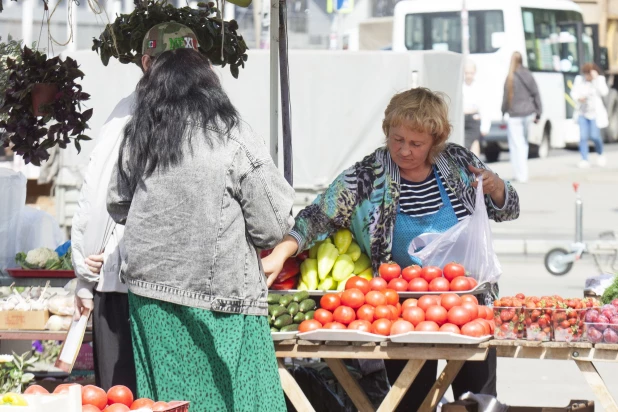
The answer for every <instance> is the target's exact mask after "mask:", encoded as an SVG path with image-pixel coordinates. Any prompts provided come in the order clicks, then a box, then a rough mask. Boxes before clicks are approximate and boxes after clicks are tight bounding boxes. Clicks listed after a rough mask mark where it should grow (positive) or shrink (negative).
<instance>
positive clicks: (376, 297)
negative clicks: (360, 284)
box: [365, 290, 387, 307]
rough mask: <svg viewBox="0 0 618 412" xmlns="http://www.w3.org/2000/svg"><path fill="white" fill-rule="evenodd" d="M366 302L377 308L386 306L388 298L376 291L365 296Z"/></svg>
mask: <svg viewBox="0 0 618 412" xmlns="http://www.w3.org/2000/svg"><path fill="white" fill-rule="evenodd" d="M365 302H366V303H367V304H368V305H371V306H373V307H377V306H380V305H386V303H387V302H386V296H385V295H384V293H382V292H378V291H376V290H372V291H371V292H369V293H367V294H366V295H365Z"/></svg>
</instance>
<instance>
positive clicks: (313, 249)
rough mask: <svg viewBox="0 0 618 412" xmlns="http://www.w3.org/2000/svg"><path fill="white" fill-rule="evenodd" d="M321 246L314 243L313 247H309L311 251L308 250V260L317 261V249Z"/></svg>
mask: <svg viewBox="0 0 618 412" xmlns="http://www.w3.org/2000/svg"><path fill="white" fill-rule="evenodd" d="M321 244H322V242H316V243H315V245H313V246H311V249H309V258H310V259H317V258H318V249H319V248H320V245H321Z"/></svg>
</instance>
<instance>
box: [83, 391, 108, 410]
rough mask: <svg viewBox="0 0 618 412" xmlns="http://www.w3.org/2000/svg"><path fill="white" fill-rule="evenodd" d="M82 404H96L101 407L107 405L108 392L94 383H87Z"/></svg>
mask: <svg viewBox="0 0 618 412" xmlns="http://www.w3.org/2000/svg"><path fill="white" fill-rule="evenodd" d="M82 405H94V406H96V407H97V408H99V409H103V408H105V407H106V406H107V394H106V393H105V391H104V390H103V389H101V388H99V387H97V386H94V385H86V386H84V387H83V388H82Z"/></svg>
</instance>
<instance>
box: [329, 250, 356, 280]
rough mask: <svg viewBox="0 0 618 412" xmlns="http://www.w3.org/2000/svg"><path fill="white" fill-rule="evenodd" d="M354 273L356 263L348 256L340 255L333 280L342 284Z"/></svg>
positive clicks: (334, 267)
mask: <svg viewBox="0 0 618 412" xmlns="http://www.w3.org/2000/svg"><path fill="white" fill-rule="evenodd" d="M353 273H354V262H353V261H352V258H351V257H350V256H348V255H340V256H339V257H338V258H337V260H336V261H335V265H334V266H333V279H334V280H335V281H336V282H341V281H343V280H345V279H347V278H349V277H350V275H351V274H353Z"/></svg>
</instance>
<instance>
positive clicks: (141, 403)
mask: <svg viewBox="0 0 618 412" xmlns="http://www.w3.org/2000/svg"><path fill="white" fill-rule="evenodd" d="M153 404H154V401H153V400H152V399H148V398H139V399H137V400H135V401H134V402H133V403H132V404H131V410H132V411H134V410H135V409H140V408H150V407H152V405H153Z"/></svg>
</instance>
